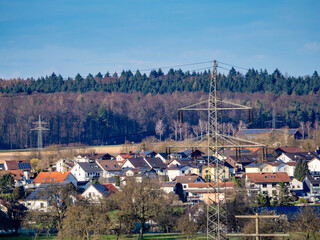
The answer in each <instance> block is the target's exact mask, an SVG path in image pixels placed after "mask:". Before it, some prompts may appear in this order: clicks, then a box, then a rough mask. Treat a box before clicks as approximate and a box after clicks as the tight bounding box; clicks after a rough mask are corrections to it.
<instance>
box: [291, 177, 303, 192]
mask: <svg viewBox="0 0 320 240" xmlns="http://www.w3.org/2000/svg"><path fill="white" fill-rule="evenodd" d="M290 189H291V190H303V182H300V181H299V180H297V179H296V178H293V179H292V180H291V182H290Z"/></svg>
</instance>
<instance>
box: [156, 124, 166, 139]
mask: <svg viewBox="0 0 320 240" xmlns="http://www.w3.org/2000/svg"><path fill="white" fill-rule="evenodd" d="M165 129H166V125H165V124H164V123H163V121H162V120H161V119H160V120H158V122H157V123H156V134H157V135H159V136H160V141H161V136H162V135H163V133H164V131H165Z"/></svg>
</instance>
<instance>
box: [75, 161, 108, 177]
mask: <svg viewBox="0 0 320 240" xmlns="http://www.w3.org/2000/svg"><path fill="white" fill-rule="evenodd" d="M71 173H72V174H73V175H74V176H75V178H76V179H77V181H90V180H93V179H99V177H100V176H102V174H103V170H102V168H101V167H100V166H99V165H98V164H97V163H96V162H95V161H89V162H77V163H76V164H75V165H74V166H73V167H72V169H71Z"/></svg>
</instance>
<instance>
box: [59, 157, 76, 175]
mask: <svg viewBox="0 0 320 240" xmlns="http://www.w3.org/2000/svg"><path fill="white" fill-rule="evenodd" d="M55 165H56V171H57V172H69V171H70V170H71V168H72V167H73V166H74V162H73V161H70V160H68V159H60V160H59V161H57V162H56V164H55Z"/></svg>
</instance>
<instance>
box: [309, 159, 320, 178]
mask: <svg viewBox="0 0 320 240" xmlns="http://www.w3.org/2000/svg"><path fill="white" fill-rule="evenodd" d="M308 169H309V172H310V174H311V175H314V176H315V175H317V176H318V175H320V160H319V159H318V158H313V159H312V160H311V161H309V162H308Z"/></svg>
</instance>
